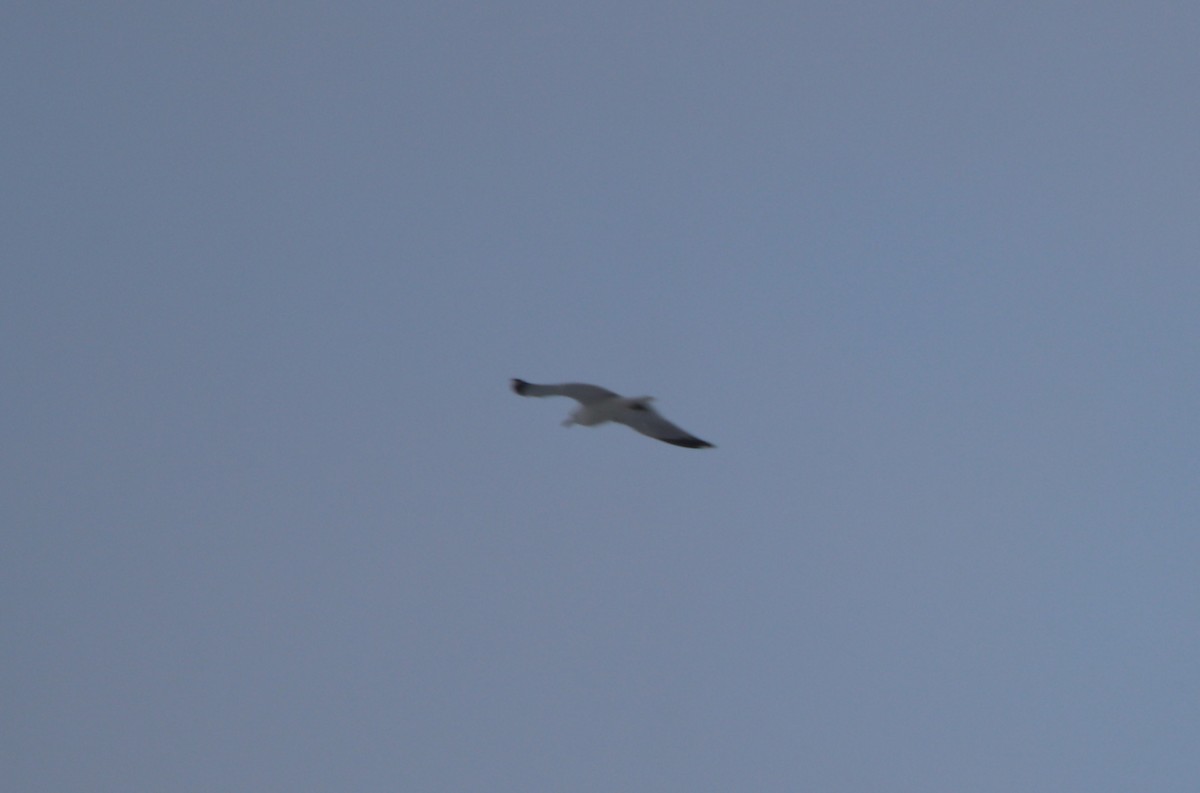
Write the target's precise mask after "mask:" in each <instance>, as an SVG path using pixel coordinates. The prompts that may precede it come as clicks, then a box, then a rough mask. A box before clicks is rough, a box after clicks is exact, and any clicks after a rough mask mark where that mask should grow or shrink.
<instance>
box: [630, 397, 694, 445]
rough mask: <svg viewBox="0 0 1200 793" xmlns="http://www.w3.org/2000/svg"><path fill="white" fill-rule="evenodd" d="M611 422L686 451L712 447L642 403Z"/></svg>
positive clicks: (633, 406) (634, 404)
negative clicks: (683, 448) (686, 449)
mask: <svg viewBox="0 0 1200 793" xmlns="http://www.w3.org/2000/svg"><path fill="white" fill-rule="evenodd" d="M612 420H613V421H617V422H620V423H621V424H624V425H625V426H626V427H630V428H632V429H635V430H637V431H638V432H640V433H642V434H643V435H648V436H649V437H651V438H655V439H657V440H660V441H663V442H664V443H670V444H674V445H675V446H683V447H685V448H688V449H710V448H713V445H712V444H711V443H709V442H708V441H702V440H700V439H699V438H697V437H696V436H695V435H692V434H691V433H690V432H685V431H683V430H681V429H680V428H679V427H676V426H675V425H674V424H672V423H671V422H669V421H667V420H666V419H665V418H663V417H662V416H661V415H659V413H658V411H656V410H655V409H654V408H652V407H650V406H649V405H647V404H646V403H644V402H636V403H633V404H632V405H630V406H629V407H626V408H625V409H623V410H621V411H619V412H617V413H615V414H614V415H613V419H612Z"/></svg>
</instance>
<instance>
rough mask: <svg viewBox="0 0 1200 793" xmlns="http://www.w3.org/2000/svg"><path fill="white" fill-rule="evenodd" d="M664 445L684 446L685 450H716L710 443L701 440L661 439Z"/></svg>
mask: <svg viewBox="0 0 1200 793" xmlns="http://www.w3.org/2000/svg"><path fill="white" fill-rule="evenodd" d="M659 440H660V441H662V442H663V443H669V444H671V445H672V446H682V447H683V448H685V449H715V448H717V447H716V446H713V445H712V444H711V443H709V442H708V441H702V440H700V439H699V438H659Z"/></svg>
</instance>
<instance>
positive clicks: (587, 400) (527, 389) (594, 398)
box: [512, 378, 619, 405]
mask: <svg viewBox="0 0 1200 793" xmlns="http://www.w3.org/2000/svg"><path fill="white" fill-rule="evenodd" d="M512 390H513V391H516V392H517V393H518V394H520V395H521V396H530V397H544V396H565V397H570V398H571V399H574V400H576V401H577V402H579V403H581V404H584V405H592V404H595V403H596V402H603V401H604V400H606V399H612V398H613V397H615V396H619V394H616V393H614V392H612V391H609V390H608V389H607V388H601V387H600V386H598V385H588V384H587V383H560V384H558V385H537V384H535V383H526V382H525V381H524V380H518V379H516V378H513V381H512Z"/></svg>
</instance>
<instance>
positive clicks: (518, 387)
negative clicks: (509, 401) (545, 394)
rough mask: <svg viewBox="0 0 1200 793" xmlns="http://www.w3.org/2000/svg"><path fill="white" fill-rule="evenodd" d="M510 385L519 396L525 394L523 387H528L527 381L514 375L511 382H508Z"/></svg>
mask: <svg viewBox="0 0 1200 793" xmlns="http://www.w3.org/2000/svg"><path fill="white" fill-rule="evenodd" d="M510 385H511V386H512V390H513V391H515V392H517V393H518V394H520V395H521V396H525V389H526V388H529V383H526V382H525V381H524V380H521V379H518V378H516V377H514V378H513V379H512V382H511V383H510Z"/></svg>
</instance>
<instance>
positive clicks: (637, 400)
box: [512, 377, 712, 449]
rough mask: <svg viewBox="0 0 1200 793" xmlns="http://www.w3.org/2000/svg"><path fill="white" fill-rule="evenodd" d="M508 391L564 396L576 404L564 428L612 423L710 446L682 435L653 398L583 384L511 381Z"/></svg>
mask: <svg viewBox="0 0 1200 793" xmlns="http://www.w3.org/2000/svg"><path fill="white" fill-rule="evenodd" d="M512 390H513V391H516V392H517V393H518V394H520V395H521V396H528V397H546V396H565V397H570V398H571V399H574V400H575V401H576V402H578V403H579V407H578V408H576V409H575V411H574V412H573V413H571V415H570V416H568V417H567V420H566V421H564V422H563V426H564V427H570V426H571V425H572V424H580V425H582V426H584V427H594V426H595V425H597V424H603V423H604V422H606V421H615V422H617V423H618V424H624V425H625V426H626V427H630V428H632V429H635V430H637V431H638V432H640V433H642V434H643V435H649V436H650V437H651V438H656V439H658V440H660V441H663V442H665V443H671V444H674V445H675V446H683V447H685V448H688V449H705V448H711V447H712V444H711V443H709V442H708V441H702V440H700V439H699V438H697V437H696V436H695V435H692V434H690V433H687V432H684V431H683V430H681V429H679V427H676V426H675V425H674V424H672V423H671V422H669V421H667V420H666V419H665V418H663V417H662V416H660V415H659V414H658V411H656V410H655V409H654V408H653V407H651V406H650V402H651V401H653V399H654V397H648V396H643V397H623V396H621V395H620V394H616V393H613V392H612V391H609V390H608V389H607V388H601V387H600V386H598V385H588V384H587V383H560V384H559V385H536V384H534V383H527V382H525V381H524V380H518V379H517V378H515V377H514V378H513V380H512Z"/></svg>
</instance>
